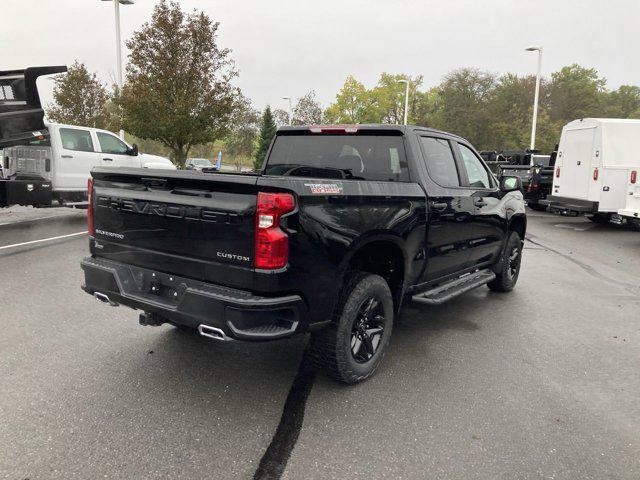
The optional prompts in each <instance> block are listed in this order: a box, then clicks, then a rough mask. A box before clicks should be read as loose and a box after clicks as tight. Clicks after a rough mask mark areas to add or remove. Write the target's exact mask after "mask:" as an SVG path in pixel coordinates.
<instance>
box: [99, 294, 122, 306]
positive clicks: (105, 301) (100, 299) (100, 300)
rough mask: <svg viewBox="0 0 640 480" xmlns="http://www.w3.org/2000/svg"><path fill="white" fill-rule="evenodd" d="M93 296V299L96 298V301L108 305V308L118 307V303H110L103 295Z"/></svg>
mask: <svg viewBox="0 0 640 480" xmlns="http://www.w3.org/2000/svg"><path fill="white" fill-rule="evenodd" d="M93 296H94V297H95V298H96V300H98V301H99V302H102V303H106V304H108V305H110V306H112V307H117V306H118V303H116V302H112V301H111V300H110V299H109V297H108V296H107V295H105V294H104V293H100V292H95V293H94V294H93Z"/></svg>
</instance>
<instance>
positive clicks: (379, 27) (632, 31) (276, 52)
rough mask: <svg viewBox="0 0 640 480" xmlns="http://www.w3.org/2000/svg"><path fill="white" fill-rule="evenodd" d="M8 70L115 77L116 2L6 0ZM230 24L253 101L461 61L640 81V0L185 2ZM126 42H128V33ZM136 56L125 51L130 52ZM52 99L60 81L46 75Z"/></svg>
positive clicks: (437, 73) (151, 0) (331, 89)
mask: <svg viewBox="0 0 640 480" xmlns="http://www.w3.org/2000/svg"><path fill="white" fill-rule="evenodd" d="M1 1H2V8H1V18H2V28H0V67H1V68H2V69H3V70H4V69H15V68H24V67H26V66H37V65H59V64H67V65H70V64H71V63H73V61H74V60H76V59H77V60H80V61H81V62H84V63H85V64H86V65H87V67H88V68H89V69H90V70H93V71H96V72H97V73H98V75H99V76H100V78H101V79H103V80H104V81H105V82H107V81H109V82H112V81H114V79H115V73H114V72H115V63H116V60H115V33H114V15H113V5H112V2H104V1H100V0H1ZM155 3H156V0H135V4H134V5H129V6H123V7H121V21H122V35H123V40H124V39H126V38H128V37H129V36H130V35H131V33H132V32H133V31H134V30H136V29H139V28H140V26H141V25H142V24H143V23H144V22H145V21H147V20H149V19H150V18H151V12H152V10H153V6H154V5H155ZM180 3H181V4H182V5H183V8H185V9H187V10H191V9H193V8H197V9H199V10H204V11H205V12H206V13H208V14H209V15H210V16H211V17H212V18H213V19H214V20H216V21H219V22H220V29H219V43H220V45H221V46H222V47H228V48H231V49H232V50H233V52H232V57H233V59H234V60H235V62H236V65H237V68H238V70H239V72H240V76H239V78H238V79H237V84H238V85H239V86H240V87H241V88H242V90H243V92H244V93H245V95H247V96H248V97H250V98H251V99H252V100H253V102H254V104H255V106H256V107H258V108H263V107H264V106H265V105H266V104H267V103H270V104H271V105H272V106H273V107H276V108H277V107H285V101H283V100H282V99H281V97H283V96H288V95H290V96H292V97H294V98H297V97H299V96H301V95H303V94H304V93H306V92H307V91H309V90H315V91H316V93H317V94H318V98H319V99H320V101H321V102H322V103H323V106H327V105H328V103H330V102H331V101H332V99H333V98H334V96H335V94H336V92H337V91H338V90H339V88H340V87H341V85H342V84H343V83H344V80H345V77H346V76H347V75H349V74H352V75H354V76H355V77H356V78H357V79H358V80H360V81H362V82H363V83H364V84H365V85H367V86H369V87H370V86H372V85H374V84H375V83H376V81H377V79H378V77H379V75H380V73H381V72H389V73H408V74H411V75H423V76H424V85H423V88H425V87H429V86H432V85H435V84H437V83H439V81H440V80H441V78H442V76H443V75H444V74H446V73H447V72H449V71H451V70H452V69H455V68H459V67H477V68H480V69H483V70H489V71H492V72H497V73H505V72H514V73H518V74H526V73H532V72H534V71H535V68H536V54H535V53H529V52H525V51H524V48H525V47H526V46H528V45H531V44H540V45H543V46H544V56H543V67H542V69H543V74H544V75H548V74H549V73H550V72H553V71H555V70H558V69H559V68H560V67H562V66H564V65H569V64H571V63H579V64H580V65H583V66H587V67H594V68H596V69H597V70H598V71H599V72H600V74H601V75H603V76H605V77H606V78H607V79H608V85H609V87H610V88H617V87H618V86H619V85H621V84H636V85H640V61H638V58H639V55H638V46H639V44H640V41H639V38H640V1H638V0H608V1H606V0H448V1H442V0H434V1H432V0H384V1H383V0H322V1H319V0H315V1H306V0H278V1H267V0H183V1H181V2H180ZM123 43H124V42H123ZM124 52H125V53H126V50H124ZM39 85H40V88H41V90H43V92H42V93H43V97H44V100H45V102H47V101H49V100H50V99H51V86H52V82H51V81H47V80H41V81H40V82H39Z"/></svg>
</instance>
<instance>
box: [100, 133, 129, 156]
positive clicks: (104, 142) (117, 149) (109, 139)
mask: <svg viewBox="0 0 640 480" xmlns="http://www.w3.org/2000/svg"><path fill="white" fill-rule="evenodd" d="M96 133H97V135H98V142H99V143H100V150H102V153H113V154H116V155H117V154H121V155H124V154H125V153H127V152H128V151H129V147H128V146H127V144H126V143H124V142H123V141H122V140H120V139H119V138H116V137H114V136H113V135H109V134H108V133H102V132H96Z"/></svg>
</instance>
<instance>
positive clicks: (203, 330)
mask: <svg viewBox="0 0 640 480" xmlns="http://www.w3.org/2000/svg"><path fill="white" fill-rule="evenodd" d="M198 332H200V335H202V336H203V337H207V338H212V339H214V340H219V341H221V342H228V341H229V340H231V338H229V337H227V335H226V334H225V333H224V332H223V331H222V330H220V329H219V328H216V327H210V326H209V325H202V324H200V325H198Z"/></svg>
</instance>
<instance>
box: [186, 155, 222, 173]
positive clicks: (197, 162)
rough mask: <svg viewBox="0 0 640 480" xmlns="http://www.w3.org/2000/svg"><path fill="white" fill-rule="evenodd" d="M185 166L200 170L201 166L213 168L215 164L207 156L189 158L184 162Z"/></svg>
mask: <svg viewBox="0 0 640 480" xmlns="http://www.w3.org/2000/svg"><path fill="white" fill-rule="evenodd" d="M185 168H186V169H187V170H197V171H202V169H203V168H215V165H214V164H213V162H212V161H211V160H209V159H208V158H189V159H187V161H186V163H185Z"/></svg>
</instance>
